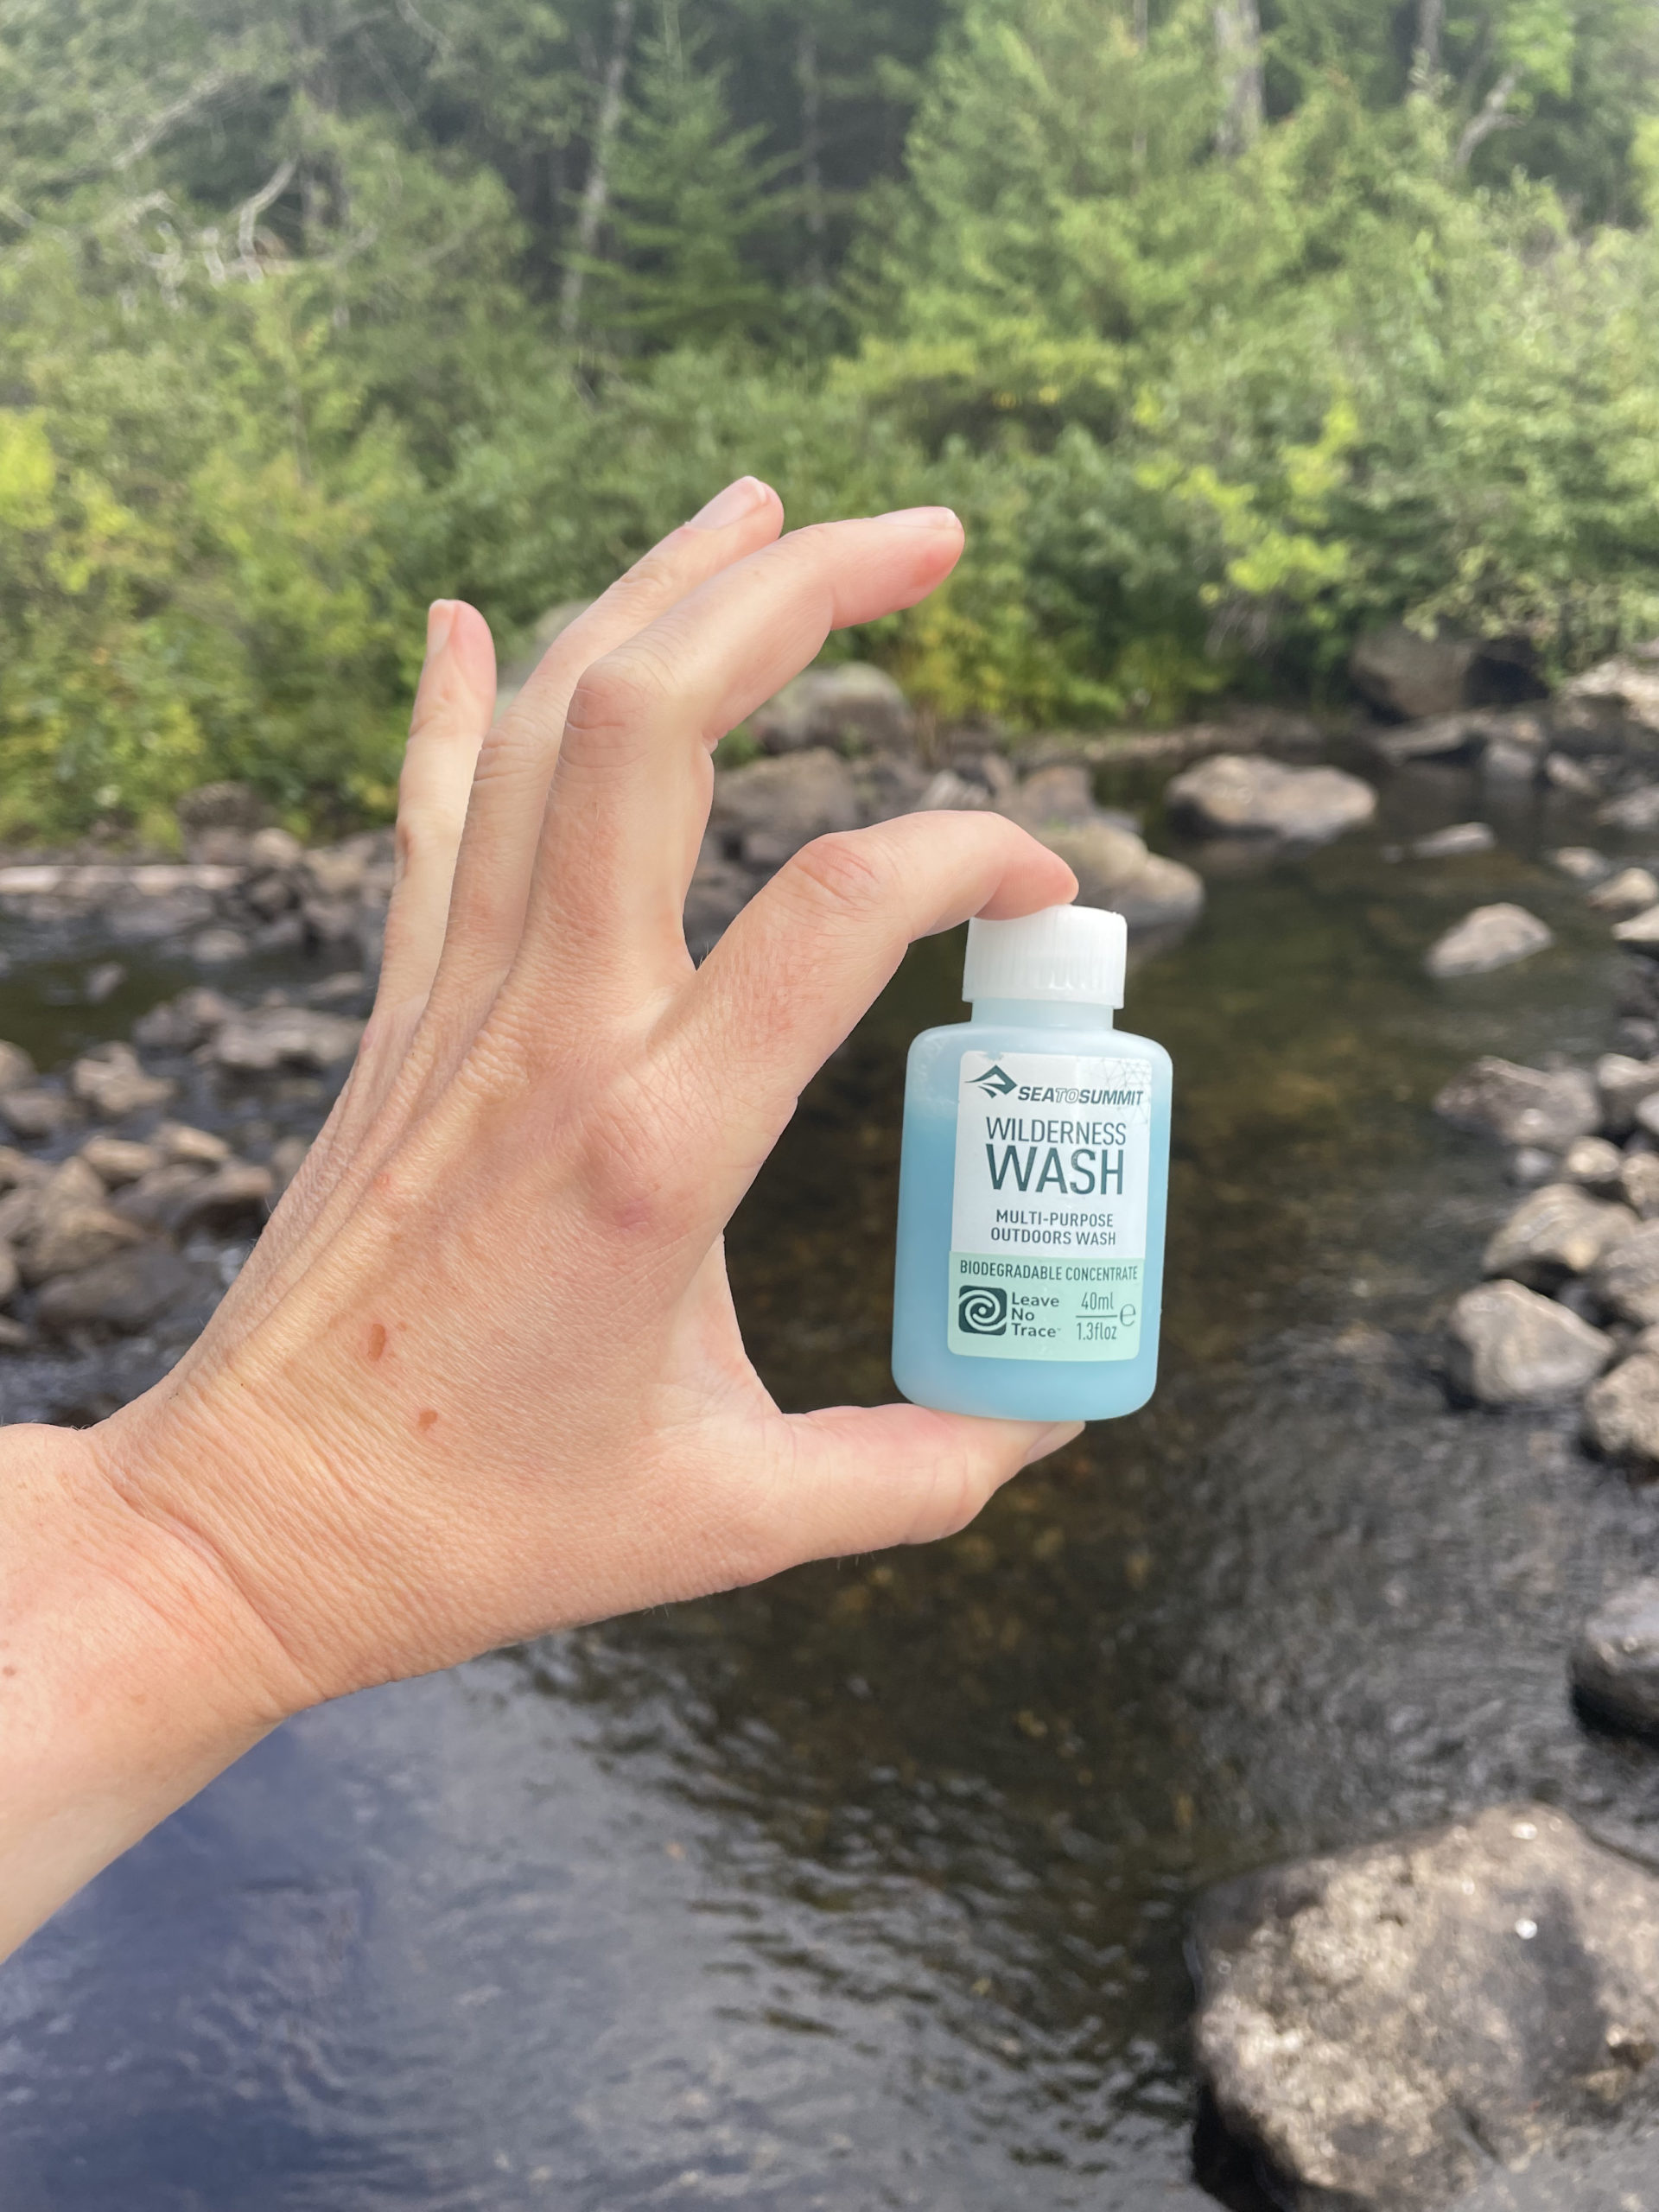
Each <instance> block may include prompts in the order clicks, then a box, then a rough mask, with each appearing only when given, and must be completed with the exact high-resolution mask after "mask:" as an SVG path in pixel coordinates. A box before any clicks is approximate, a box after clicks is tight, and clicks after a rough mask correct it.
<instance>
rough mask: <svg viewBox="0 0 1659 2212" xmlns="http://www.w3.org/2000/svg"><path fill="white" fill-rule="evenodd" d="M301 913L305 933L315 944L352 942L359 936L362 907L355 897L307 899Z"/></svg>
mask: <svg viewBox="0 0 1659 2212" xmlns="http://www.w3.org/2000/svg"><path fill="white" fill-rule="evenodd" d="M300 915H301V918H302V924H303V927H304V931H305V934H306V936H307V937H308V938H310V940H311V942H312V944H320V945H334V944H353V942H354V941H355V939H356V937H357V931H358V924H359V920H360V919H361V916H362V909H361V907H360V906H359V904H358V902H357V900H356V899H305V900H303V901H302V905H301V907H300Z"/></svg>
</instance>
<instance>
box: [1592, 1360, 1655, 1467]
mask: <svg viewBox="0 0 1659 2212" xmlns="http://www.w3.org/2000/svg"><path fill="white" fill-rule="evenodd" d="M1584 1433H1585V1439H1586V1442H1587V1443H1589V1444H1591V1445H1593V1446H1594V1447H1595V1449H1596V1450H1597V1451H1598V1452H1601V1453H1602V1454H1603V1455H1604V1457H1605V1458H1607V1459H1622V1460H1624V1462H1625V1463H1626V1464H1627V1465H1631V1466H1634V1467H1637V1468H1638V1469H1640V1470H1642V1471H1643V1472H1651V1471H1652V1469H1653V1468H1654V1467H1655V1465H1659V1356H1656V1354H1655V1353H1653V1352H1651V1351H1638V1352H1637V1353H1636V1354H1635V1355H1634V1356H1633V1357H1630V1359H1626V1360H1622V1361H1621V1362H1620V1363H1619V1364H1618V1366H1617V1367H1616V1368H1614V1370H1612V1372H1611V1375H1604V1376H1602V1377H1601V1379H1600V1381H1599V1382H1598V1383H1592V1385H1591V1387H1590V1390H1589V1393H1588V1395H1586V1399H1585V1402H1584Z"/></svg>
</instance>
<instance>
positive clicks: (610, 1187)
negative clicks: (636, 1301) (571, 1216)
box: [582, 1081, 704, 1250]
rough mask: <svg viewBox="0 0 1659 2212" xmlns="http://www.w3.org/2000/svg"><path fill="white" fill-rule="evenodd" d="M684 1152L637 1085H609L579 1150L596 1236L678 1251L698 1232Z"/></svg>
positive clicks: (697, 1198)
mask: <svg viewBox="0 0 1659 2212" xmlns="http://www.w3.org/2000/svg"><path fill="white" fill-rule="evenodd" d="M685 1151H686V1147H684V1146H683V1145H680V1144H676V1143H675V1142H674V1141H672V1140H671V1137H670V1136H669V1135H667V1133H665V1132H664V1130H663V1128H662V1127H661V1119H660V1115H659V1113H658V1110H657V1109H656V1107H655V1105H654V1103H653V1102H652V1100H651V1099H650V1098H648V1097H646V1096H642V1095H641V1093H640V1090H639V1085H638V1084H634V1083H632V1082H631V1081H628V1082H624V1083H621V1084H617V1085H614V1086H613V1087H612V1089H611V1090H610V1091H609V1092H608V1093H607V1096H605V1097H604V1098H603V1099H601V1101H600V1102H599V1103H598V1106H597V1108H596V1109H595V1111H594V1113H593V1115H592V1116H590V1117H589V1120H588V1128H587V1131H586V1135H585V1141H584V1143H583V1145H582V1185H583V1187H584V1190H585V1192H586V1196H587V1200H588V1211H589V1213H590V1215H591V1217H592V1218H593V1220H594V1225H595V1227H596V1228H598V1229H599V1230H600V1231H601V1234H602V1235H604V1236H607V1237H609V1238H612V1239H613V1240H620V1241H621V1242H623V1243H627V1244H629V1245H631V1246H632V1247H634V1248H636V1249H644V1250H652V1249H669V1248H671V1247H673V1246H676V1245H677V1244H679V1243H681V1242H682V1241H683V1239H684V1238H686V1237H688V1236H691V1235H693V1234H694V1233H695V1232H696V1230H698V1229H699V1228H701V1227H702V1222H703V1216H704V1203H703V1198H702V1193H701V1192H700V1190H699V1188H698V1184H697V1179H696V1177H695V1176H694V1175H693V1174H691V1173H688V1172H687V1171H686V1168H685V1166H684V1164H683V1162H684V1155H685Z"/></svg>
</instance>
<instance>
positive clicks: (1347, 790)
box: [1164, 753, 1376, 844]
mask: <svg viewBox="0 0 1659 2212" xmlns="http://www.w3.org/2000/svg"><path fill="white" fill-rule="evenodd" d="M1164 804H1165V806H1166V809H1167V810H1168V811H1169V814H1170V817H1171V818H1172V819H1173V820H1179V821H1181V822H1185V823H1189V824H1190V825H1191V826H1192V828H1193V829H1196V830H1198V832H1199V833H1200V834H1201V835H1204V836H1256V837H1274V838H1279V839H1282V840H1283V841H1285V842H1287V843H1297V844H1323V843H1325V842H1327V841H1328V840H1329V839H1331V838H1332V837H1337V836H1341V834H1342V832H1343V831H1344V829H1353V828H1354V827H1355V826H1356V825H1357V823H1362V822H1369V821H1370V818H1371V817H1372V816H1373V815H1374V814H1375V813H1376V792H1375V791H1373V790H1372V789H1371V786H1370V785H1369V784H1365V783H1362V782H1361V781H1360V779H1359V778H1358V777H1357V776H1350V775H1348V774H1346V773H1345V772H1344V771H1343V770H1342V769H1340V768H1287V767H1286V766H1283V764H1282V763H1281V762H1280V761H1277V760H1267V759H1264V758H1263V757H1262V756H1261V755H1260V754H1256V755H1247V754H1244V753H1217V754H1216V755H1215V756H1214V758H1213V759H1211V760H1201V761H1199V762H1198V765H1197V766H1195V767H1192V768H1188V769H1187V770H1185V772H1184V773H1182V774H1181V775H1179V776H1177V777H1176V778H1175V779H1173V782H1172V783H1171V784H1170V785H1169V786H1168V788H1167V790H1166V791H1165V793H1164Z"/></svg>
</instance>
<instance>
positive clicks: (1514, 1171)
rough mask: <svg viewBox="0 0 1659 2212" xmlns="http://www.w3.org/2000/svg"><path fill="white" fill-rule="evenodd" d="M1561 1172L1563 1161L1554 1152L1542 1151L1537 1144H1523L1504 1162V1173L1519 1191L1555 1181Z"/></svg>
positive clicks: (1534, 1188)
mask: <svg viewBox="0 0 1659 2212" xmlns="http://www.w3.org/2000/svg"><path fill="white" fill-rule="evenodd" d="M1560 1172H1561V1163H1560V1160H1557V1159H1556V1157H1555V1155H1554V1153H1553V1152H1542V1151H1541V1150H1540V1149H1539V1147H1537V1146H1536V1145H1535V1144H1523V1145H1522V1147H1521V1148H1520V1150H1519V1151H1518V1152H1512V1153H1511V1154H1510V1156H1509V1159H1508V1160H1507V1161H1506V1162H1505V1164H1504V1168H1503V1175H1504V1179H1505V1181H1507V1182H1510V1183H1513V1184H1514V1185H1515V1187H1516V1190H1517V1191H1535V1190H1536V1189H1537V1188H1538V1185H1540V1184H1541V1183H1554V1182H1555V1181H1556V1180H1557V1179H1559V1177H1560Z"/></svg>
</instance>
